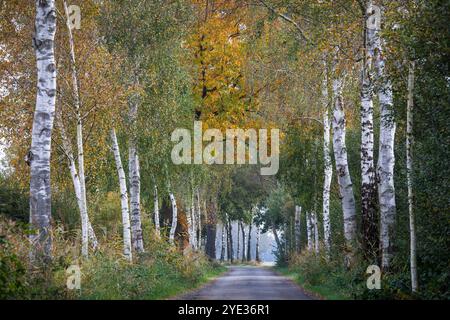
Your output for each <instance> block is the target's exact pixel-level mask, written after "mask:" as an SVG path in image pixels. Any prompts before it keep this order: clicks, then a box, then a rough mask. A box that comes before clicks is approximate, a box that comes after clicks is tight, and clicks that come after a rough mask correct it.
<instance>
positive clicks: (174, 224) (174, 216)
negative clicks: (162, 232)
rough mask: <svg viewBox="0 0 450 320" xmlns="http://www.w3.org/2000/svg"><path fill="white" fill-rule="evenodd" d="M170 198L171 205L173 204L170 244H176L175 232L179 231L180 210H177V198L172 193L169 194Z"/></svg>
mask: <svg viewBox="0 0 450 320" xmlns="http://www.w3.org/2000/svg"><path fill="white" fill-rule="evenodd" d="M169 198H170V203H171V204H172V225H171V226H170V233H169V243H170V244H174V243H175V230H176V229H177V223H178V208H177V201H176V200H175V196H174V195H173V193H172V192H169Z"/></svg>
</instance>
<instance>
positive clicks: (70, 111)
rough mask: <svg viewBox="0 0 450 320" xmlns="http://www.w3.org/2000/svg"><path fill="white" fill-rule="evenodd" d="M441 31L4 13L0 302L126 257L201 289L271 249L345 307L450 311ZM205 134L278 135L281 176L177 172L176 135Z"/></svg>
mask: <svg viewBox="0 0 450 320" xmlns="http://www.w3.org/2000/svg"><path fill="white" fill-rule="evenodd" d="M78 8H79V9H80V10H79V12H77V10H78ZM78 13H79V15H77V14H78ZM449 14H450V5H449V3H448V2H447V1H438V0H433V1H421V0H398V1H381V0H373V1H372V0H336V1H319V0H304V1H303V0H228V1H221V0H175V1H159V0H114V1H113V0H111V1H96V0H83V1H81V0H73V1H68V0H45V1H42V0H36V1H34V2H30V1H24V0H8V1H1V2H0V148H1V149H2V150H4V152H5V159H3V161H4V166H2V165H0V169H1V173H0V214H1V220H0V226H1V228H0V232H1V233H0V239H1V242H0V246H2V248H1V250H0V251H1V255H0V261H1V262H2V263H1V264H0V271H1V272H2V273H1V274H7V273H9V272H10V271H11V270H15V271H14V272H15V273H17V277H14V276H13V277H0V279H1V281H4V282H5V283H7V282H8V283H9V285H8V288H9V289H8V290H11V291H7V290H6V289H2V290H3V291H2V292H0V293H1V294H0V296H1V297H6V298H8V297H13V296H14V294H16V295H19V296H20V292H21V291H20V290H23V288H22V287H26V283H31V280H26V281H25V280H23V278H24V277H27V276H29V275H28V274H29V273H30V274H33V275H34V274H35V273H36V272H40V273H44V274H45V276H44V277H52V279H53V280H52V281H55V282H56V283H58V279H59V277H60V275H59V273H57V272H54V274H53V275H52V274H51V273H52V270H55V269H57V268H56V267H55V265H59V266H61V267H66V265H67V264H69V265H70V264H71V263H72V262H73V261H76V262H77V263H79V264H81V265H82V268H86V269H88V268H91V269H92V270H93V271H92V272H91V273H89V272H87V271H86V275H87V276H86V281H88V280H89V279H90V281H91V283H101V282H102V280H101V279H100V278H99V277H98V275H100V274H102V273H101V272H98V273H96V272H95V271H94V270H95V268H100V267H99V265H100V263H99V262H98V261H104V262H103V264H101V268H102V270H103V272H104V273H105V275H107V274H108V272H112V269H109V268H116V267H117V266H116V265H115V264H114V263H113V262H112V261H116V260H115V259H117V258H119V259H120V260H121V261H122V262H121V263H122V264H121V265H120V268H121V269H120V270H122V272H123V274H127V272H131V271H129V270H138V269H139V268H140V266H147V267H148V266H149V265H151V266H152V268H153V267H154V268H164V266H163V262H161V264H159V265H158V261H164V263H167V265H168V266H170V265H175V264H174V263H173V261H177V264H176V268H178V269H176V270H177V271H176V272H178V273H179V274H181V276H180V277H184V276H186V275H187V274H188V275H189V277H191V278H195V279H196V281H200V280H199V279H200V278H201V277H202V276H203V274H202V272H203V271H202V270H209V271H211V270H213V271H211V272H215V271H214V270H215V269H220V266H219V265H218V264H217V262H216V260H218V261H222V262H223V261H224V260H226V259H227V260H229V262H230V263H235V262H236V263H241V262H245V263H249V262H251V261H255V262H259V261H260V256H259V249H258V248H259V238H260V236H261V235H262V234H268V235H270V236H271V237H272V236H273V238H274V242H275V244H276V246H275V247H276V248H275V254H276V257H277V263H278V264H279V265H280V266H284V265H286V266H288V267H289V268H290V269H291V270H294V271H296V270H297V271H299V270H300V271H299V272H303V271H305V270H306V269H307V271H305V275H306V276H308V275H310V274H313V273H314V272H315V274H316V275H317V274H320V273H321V272H322V273H325V272H328V271H331V272H333V270H336V271H335V272H336V278H339V277H342V279H345V281H350V282H352V283H357V285H356V286H358V290H355V292H354V294H353V296H354V297H359V298H361V297H363V298H376V297H382V298H387V297H388V298H410V297H422V298H448V283H449V282H450V281H449V280H450V279H449V274H448V263H449V250H448V249H449V248H450V243H449V233H450V223H449V221H450V220H449V198H450V197H449V196H450V194H449V190H448V185H449V184H450V182H449V179H448V176H449V175H450V172H449V168H448V165H447V159H449V157H450V154H449V148H448V146H449V142H450V141H449V129H448V127H449V126H448V119H449V117H450V114H449V113H450V112H449V111H450V108H449V101H450V99H449V98H450V90H449V79H450V78H449V74H448V61H449V59H448V55H449V33H448V20H449V18H450V17H449ZM78 18H80V20H79V21H77V19H78ZM77 22H79V25H77ZM194 121H202V123H203V127H204V129H208V128H212V129H213V128H214V129H219V130H221V131H222V132H225V130H226V129H227V128H243V129H248V128H253V129H271V128H277V129H280V132H281V134H280V145H281V148H280V154H279V157H280V170H279V172H278V173H277V174H276V175H274V176H264V175H261V174H260V167H259V165H250V164H244V165H208V164H195V165H194V164H193V165H175V164H174V163H173V162H172V160H171V151H172V147H173V145H174V143H173V142H172V141H171V135H172V132H173V131H174V130H175V129H177V128H187V129H189V130H191V129H193V126H194ZM204 140H205V139H204ZM204 142H205V144H206V141H204ZM0 151H1V150H0ZM192 156H193V157H195V155H192ZM11 228H12V229H11ZM232 228H237V229H238V230H237V233H235V232H234V230H232ZM13 230H20V231H17V232H16V231H13ZM233 235H237V236H236V238H235V239H233ZM19 237H21V238H19ZM253 237H255V238H256V239H252V238H253ZM24 239H26V240H25V241H24ZM252 246H255V247H254V248H253V247H252ZM217 250H219V252H217ZM105 257H107V258H105ZM101 259H106V260H101ZM108 259H110V260H108ZM62 261H63V262H62ZM105 261H107V262H105ZM198 261H200V262H198ZM370 265H377V266H379V267H380V270H381V272H382V290H381V291H378V293H374V292H368V291H367V290H366V288H365V279H366V274H365V272H366V269H367V267H368V266H370ZM117 268H119V267H117ZM133 268H134V269H133ZM149 268H150V267H149ZM3 269H4V270H3ZM29 270H32V271H29ZM33 270H34V271H33ZM36 270H39V271H36ZM114 270H117V269H114ZM139 270H140V271H137V272H141V271H142V270H141V269H139ZM209 271H208V272H209ZM14 272H13V274H14ZM133 272H134V271H133ZM142 272H143V271H142ZM204 272H206V271H204ZM49 273H50V274H51V275H49ZM338 273H339V274H338ZM146 275H147V276H148V277H149V278H152V277H151V276H150V275H148V273H146ZM327 276H328V275H327ZM96 277H97V278H96ZM155 277H156V276H153V278H152V279H154V278H155ZM186 277H187V276H186ZM191 278H190V279H191ZM121 279H122V280H123V279H127V276H123V278H121ZM191 280H192V279H191ZM191 280H190V281H191ZM27 281H28V282H27ZM96 281H97V282H96ZM118 281H119V280H118ZM161 281H162V280H161ZM167 281H169V280H167ZM170 281H174V282H175V280H173V279H172V280H170ZM321 281H322V280H321ZM323 281H326V280H323ZM343 281H344V280H343ZM150 282H151V281H150ZM157 283H159V282H158V281H156V282H154V283H153V284H152V285H154V286H155V288H156V289H152V290H156V291H157V290H158V285H157ZM139 285H142V284H139ZM341 285H342V286H347V284H346V283H342V284H341ZM348 286H349V287H352V286H353V284H352V285H350V284H349V285H348ZM2 287H4V288H6V287H7V286H6V285H5V286H2ZM362 287H363V288H362ZM11 288H12V289H11ZM15 288H16V289H17V290H16V289H15ZM361 288H362V289H361ZM14 290H16V291H17V292H19V293H16V292H15V291H14ZM105 290H106V291H107V290H108V289H105ZM111 290H112V289H111ZM161 290H162V289H161ZM170 290H171V289H167V293H164V294H166V295H168V294H170V293H172V291H170ZM152 294H153V293H152ZM37 295H38V297H39V294H37ZM93 296H94V297H95V295H93ZM106 296H108V295H106ZM111 297H113V295H111ZM151 297H153V296H151Z"/></svg>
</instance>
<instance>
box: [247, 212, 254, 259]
mask: <svg viewBox="0 0 450 320" xmlns="http://www.w3.org/2000/svg"><path fill="white" fill-rule="evenodd" d="M252 221H253V219H252ZM251 239H252V223H251V222H250V224H249V226H248V237H247V261H252V250H251V248H252V247H251V244H252V242H251Z"/></svg>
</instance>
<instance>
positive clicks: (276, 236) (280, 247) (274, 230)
mask: <svg viewBox="0 0 450 320" xmlns="http://www.w3.org/2000/svg"><path fill="white" fill-rule="evenodd" d="M272 233H273V236H274V237H275V243H276V244H277V248H278V250H279V251H280V254H281V255H282V256H283V257H284V249H283V246H282V245H281V241H280V237H278V233H277V229H275V227H274V226H272Z"/></svg>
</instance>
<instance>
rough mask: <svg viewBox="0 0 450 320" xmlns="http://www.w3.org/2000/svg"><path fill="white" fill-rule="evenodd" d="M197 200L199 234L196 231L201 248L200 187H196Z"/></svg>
mask: <svg viewBox="0 0 450 320" xmlns="http://www.w3.org/2000/svg"><path fill="white" fill-rule="evenodd" d="M196 200H197V202H196V203H197V216H196V228H197V231H198V234H197V232H196V239H197V248H198V249H199V250H200V249H201V247H202V210H201V204H200V191H199V188H198V187H197V188H196Z"/></svg>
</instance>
